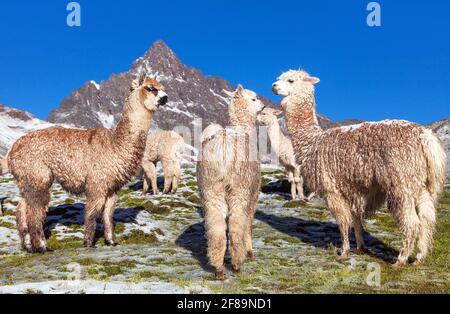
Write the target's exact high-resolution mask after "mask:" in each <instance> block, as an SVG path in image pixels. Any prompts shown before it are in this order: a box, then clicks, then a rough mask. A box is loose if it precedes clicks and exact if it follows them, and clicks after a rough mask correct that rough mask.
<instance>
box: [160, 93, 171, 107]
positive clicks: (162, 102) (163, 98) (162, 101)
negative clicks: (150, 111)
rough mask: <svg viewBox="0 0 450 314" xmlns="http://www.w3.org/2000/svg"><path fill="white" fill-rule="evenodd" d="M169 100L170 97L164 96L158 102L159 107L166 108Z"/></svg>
mask: <svg viewBox="0 0 450 314" xmlns="http://www.w3.org/2000/svg"><path fill="white" fill-rule="evenodd" d="M168 100H169V97H167V95H166V96H163V97H161V98H160V99H159V100H158V107H161V106H164V105H165V104H167V101H168Z"/></svg>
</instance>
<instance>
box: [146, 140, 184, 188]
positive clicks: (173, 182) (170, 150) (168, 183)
mask: <svg viewBox="0 0 450 314" xmlns="http://www.w3.org/2000/svg"><path fill="white" fill-rule="evenodd" d="M184 147H185V144H184V139H183V137H181V135H180V134H178V133H176V132H174V131H157V132H155V133H150V134H149V135H148V138H147V146H146V148H145V153H144V157H143V158H142V169H143V171H144V187H143V190H142V193H143V194H147V191H148V187H149V184H150V185H151V188H152V191H153V195H157V194H158V185H157V180H156V179H157V177H156V164H157V163H158V161H160V162H161V163H162V168H163V171H164V191H163V193H164V194H167V193H172V194H174V193H176V191H177V187H178V183H179V180H180V175H181V161H182V159H183V150H184Z"/></svg>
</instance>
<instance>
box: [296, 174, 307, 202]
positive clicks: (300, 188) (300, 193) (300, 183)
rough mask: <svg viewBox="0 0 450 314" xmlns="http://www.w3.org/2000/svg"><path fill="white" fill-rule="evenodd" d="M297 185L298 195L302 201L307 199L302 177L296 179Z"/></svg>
mask: <svg viewBox="0 0 450 314" xmlns="http://www.w3.org/2000/svg"><path fill="white" fill-rule="evenodd" d="M294 180H295V185H296V186H297V195H298V198H299V199H300V200H304V199H305V193H304V192H303V179H302V177H294Z"/></svg>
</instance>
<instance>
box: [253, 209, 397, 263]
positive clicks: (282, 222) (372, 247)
mask: <svg viewBox="0 0 450 314" xmlns="http://www.w3.org/2000/svg"><path fill="white" fill-rule="evenodd" d="M255 218H256V219H258V220H260V221H262V222H264V223H266V224H268V225H269V226H271V227H272V228H275V229H276V230H278V231H280V232H283V233H285V234H287V235H289V236H292V237H297V238H298V239H300V240H301V241H302V242H304V243H309V244H312V245H314V246H316V247H319V248H323V249H328V248H329V247H330V246H331V245H334V246H335V247H341V239H340V233H339V227H338V226H337V224H335V223H332V222H321V221H316V220H305V219H301V218H297V217H290V216H286V217H282V216H276V215H272V214H267V213H264V212H262V211H257V212H256V215H255ZM350 241H351V245H352V248H354V247H355V246H356V243H355V241H356V240H355V236H354V233H353V232H352V234H351V236H350ZM364 241H365V244H366V253H367V254H368V255H370V256H372V257H376V258H380V259H382V260H383V261H385V262H389V263H392V262H393V261H394V260H395V258H396V256H397V255H398V252H397V251H396V250H394V249H392V248H390V247H388V246H386V245H385V244H384V243H383V242H382V241H380V240H379V239H377V238H375V237H374V236H372V235H371V234H369V233H367V232H365V233H364Z"/></svg>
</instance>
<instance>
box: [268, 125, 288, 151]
mask: <svg viewBox="0 0 450 314" xmlns="http://www.w3.org/2000/svg"><path fill="white" fill-rule="evenodd" d="M267 133H268V134H269V138H270V146H271V147H272V150H273V151H274V152H275V153H276V154H277V155H279V154H280V145H281V141H282V139H283V138H284V134H283V132H282V131H281V128H280V125H279V124H278V122H275V123H272V124H269V125H268V126H267Z"/></svg>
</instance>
